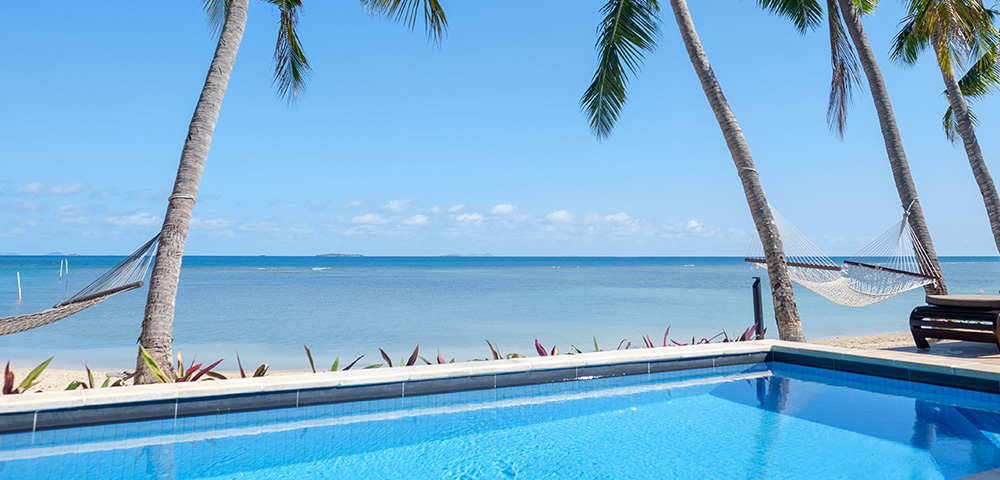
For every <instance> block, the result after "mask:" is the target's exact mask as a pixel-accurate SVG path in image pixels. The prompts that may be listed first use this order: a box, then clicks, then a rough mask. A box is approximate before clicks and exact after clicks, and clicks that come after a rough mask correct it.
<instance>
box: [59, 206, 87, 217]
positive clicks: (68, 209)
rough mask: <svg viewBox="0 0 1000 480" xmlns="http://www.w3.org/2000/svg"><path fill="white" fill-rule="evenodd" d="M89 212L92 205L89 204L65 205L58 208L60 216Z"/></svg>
mask: <svg viewBox="0 0 1000 480" xmlns="http://www.w3.org/2000/svg"><path fill="white" fill-rule="evenodd" d="M87 213H90V207H89V206H87V205H63V206H61V207H59V208H58V209H56V215H59V216H60V217H68V216H74V215H86V214H87Z"/></svg>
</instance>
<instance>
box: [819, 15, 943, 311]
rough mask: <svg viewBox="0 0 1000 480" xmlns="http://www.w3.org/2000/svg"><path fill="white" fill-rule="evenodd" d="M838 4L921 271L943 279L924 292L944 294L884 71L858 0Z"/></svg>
mask: <svg viewBox="0 0 1000 480" xmlns="http://www.w3.org/2000/svg"><path fill="white" fill-rule="evenodd" d="M837 1H838V3H839V5H840V12H841V15H843V17H844V23H845V24H846V26H847V31H848V34H849V35H850V36H851V41H852V42H854V48H856V49H857V51H858V58H859V60H861V68H862V69H864V71H865V76H866V77H867V78H868V90H870V91H871V94H872V100H874V101H875V112H876V113H877V114H878V121H879V125H881V127H882V138H883V140H884V141H885V151H886V153H887V154H888V155H889V166H890V167H892V179H893V180H894V181H895V182H896V191H897V192H899V201H900V202H902V204H903V208H907V207H909V208H910V218H909V220H910V228H911V229H913V233H914V234H915V235H916V236H917V239H918V240H919V241H920V243H921V245H922V246H923V247H924V251H925V252H926V253H927V264H924V263H923V261H922V260H921V262H920V270H921V272H923V273H924V274H926V275H934V276H937V277H939V278H938V280H937V282H935V283H931V284H928V285H925V286H924V291H925V292H926V293H927V294H930V295H944V294H946V293H948V287H947V286H946V285H945V283H944V278H942V277H941V265H940V263H939V262H938V257H937V252H936V251H935V250H934V242H932V241H931V233H930V230H929V229H928V228H927V222H926V221H925V220H924V212H923V210H922V209H921V208H920V200H918V198H917V187H916V185H914V184H913V177H912V176H911V175H910V164H909V163H908V162H907V160H906V153H905V152H904V151H903V140H902V138H901V137H900V136H899V129H898V128H897V127H896V116H895V114H894V113H893V110H892V103H891V102H890V101H889V92H888V90H886V88H885V82H884V81H883V80H882V71H881V70H880V69H879V66H878V62H877V61H876V60H875V53H874V52H873V51H872V46H871V44H870V43H868V36H867V35H866V34H865V29H864V27H863V26H862V25H861V19H860V18H859V17H858V12H857V10H856V9H855V6H854V0H837ZM918 258H919V257H918Z"/></svg>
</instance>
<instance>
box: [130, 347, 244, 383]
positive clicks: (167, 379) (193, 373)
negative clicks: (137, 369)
mask: <svg viewBox="0 0 1000 480" xmlns="http://www.w3.org/2000/svg"><path fill="white" fill-rule="evenodd" d="M139 352H140V353H141V354H142V360H143V361H144V362H145V363H146V366H147V367H149V371H150V372H151V373H152V374H153V376H155V377H156V379H157V380H159V381H160V383H180V382H197V381H198V380H201V379H205V380H213V379H214V380H225V378H226V376H225V375H223V374H221V373H218V372H213V371H212V369H213V368H215V367H217V366H218V365H219V364H220V363H222V360H223V359H221V358H220V359H219V360H218V361H217V362H215V363H213V364H211V365H209V366H207V367H205V368H202V364H200V363H199V364H197V365H196V364H195V363H194V360H192V361H191V365H190V366H188V368H187V369H185V368H184V360H183V359H182V358H181V351H180V350H177V370H176V372H175V373H174V375H173V377H171V376H168V375H167V374H166V373H164V371H163V369H162V368H160V365H159V364H157V363H156V360H154V359H153V356H152V355H150V354H149V352H147V351H146V349H145V348H144V347H142V346H141V345H140V346H139Z"/></svg>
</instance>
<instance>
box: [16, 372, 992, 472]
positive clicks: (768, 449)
mask: <svg viewBox="0 0 1000 480" xmlns="http://www.w3.org/2000/svg"><path fill="white" fill-rule="evenodd" d="M997 412H1000V397H998V396H996V395H990V394H983V393H976V392H968V391H962V390H956V389H951V388H945V387H936V386H930V385H923V384H911V383H908V382H902V381H895V380H888V379H882V378H874V377H866V376H861V375H855V374H848V373H842V372H832V371H825V370H817V369H813V368H809V367H800V366H790V365H784V364H778V363H773V364H772V363H766V364H757V365H751V366H747V365H744V366H734V367H724V368H719V369H715V370H714V371H711V372H710V371H699V370H690V371H683V372H670V373H662V374H654V375H640V376H630V377H614V378H604V379H597V380H586V381H574V382H563V383H556V384H543V385H533V386H527V387H517V388H506V389H494V390H488V391H472V392H460V393H452V394H442V395H429V396H422V397H410V398H405V399H394V400H382V401H369V402H354V403H345V404H335V405H326V406H316V407H303V408H296V409H280V410H267V411H260V412H248V413H241V414H230V415H218V416H203V417H191V418H184V419H178V420H167V421H154V422H140V423H130V424H118V425H105V426H96V427H85V428H73V429H67V430H53V431H40V432H36V433H34V434H32V433H20V434H12V435H4V436H0V479H5V480H6V479H22V478H24V479H27V478H101V479H116V478H178V479H186V478H220V479H221V478H227V479H228V478H258V479H269V478H698V479H703V478H720V479H722V478H724V479H731V478H768V479H782V478H852V479H853V478H928V479H931V478H958V477H962V476H965V475H970V474H974V473H978V472H982V471H986V470H991V469H996V468H1000V413H997Z"/></svg>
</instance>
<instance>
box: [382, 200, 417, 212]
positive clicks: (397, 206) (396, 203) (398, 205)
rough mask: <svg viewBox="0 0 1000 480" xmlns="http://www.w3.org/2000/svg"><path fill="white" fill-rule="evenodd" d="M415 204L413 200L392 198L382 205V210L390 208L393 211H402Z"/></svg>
mask: <svg viewBox="0 0 1000 480" xmlns="http://www.w3.org/2000/svg"><path fill="white" fill-rule="evenodd" d="M410 205H413V200H392V201H390V202H388V203H386V204H385V205H382V210H388V211H390V212H393V213H402V212H405V211H406V209H408V208H410Z"/></svg>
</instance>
